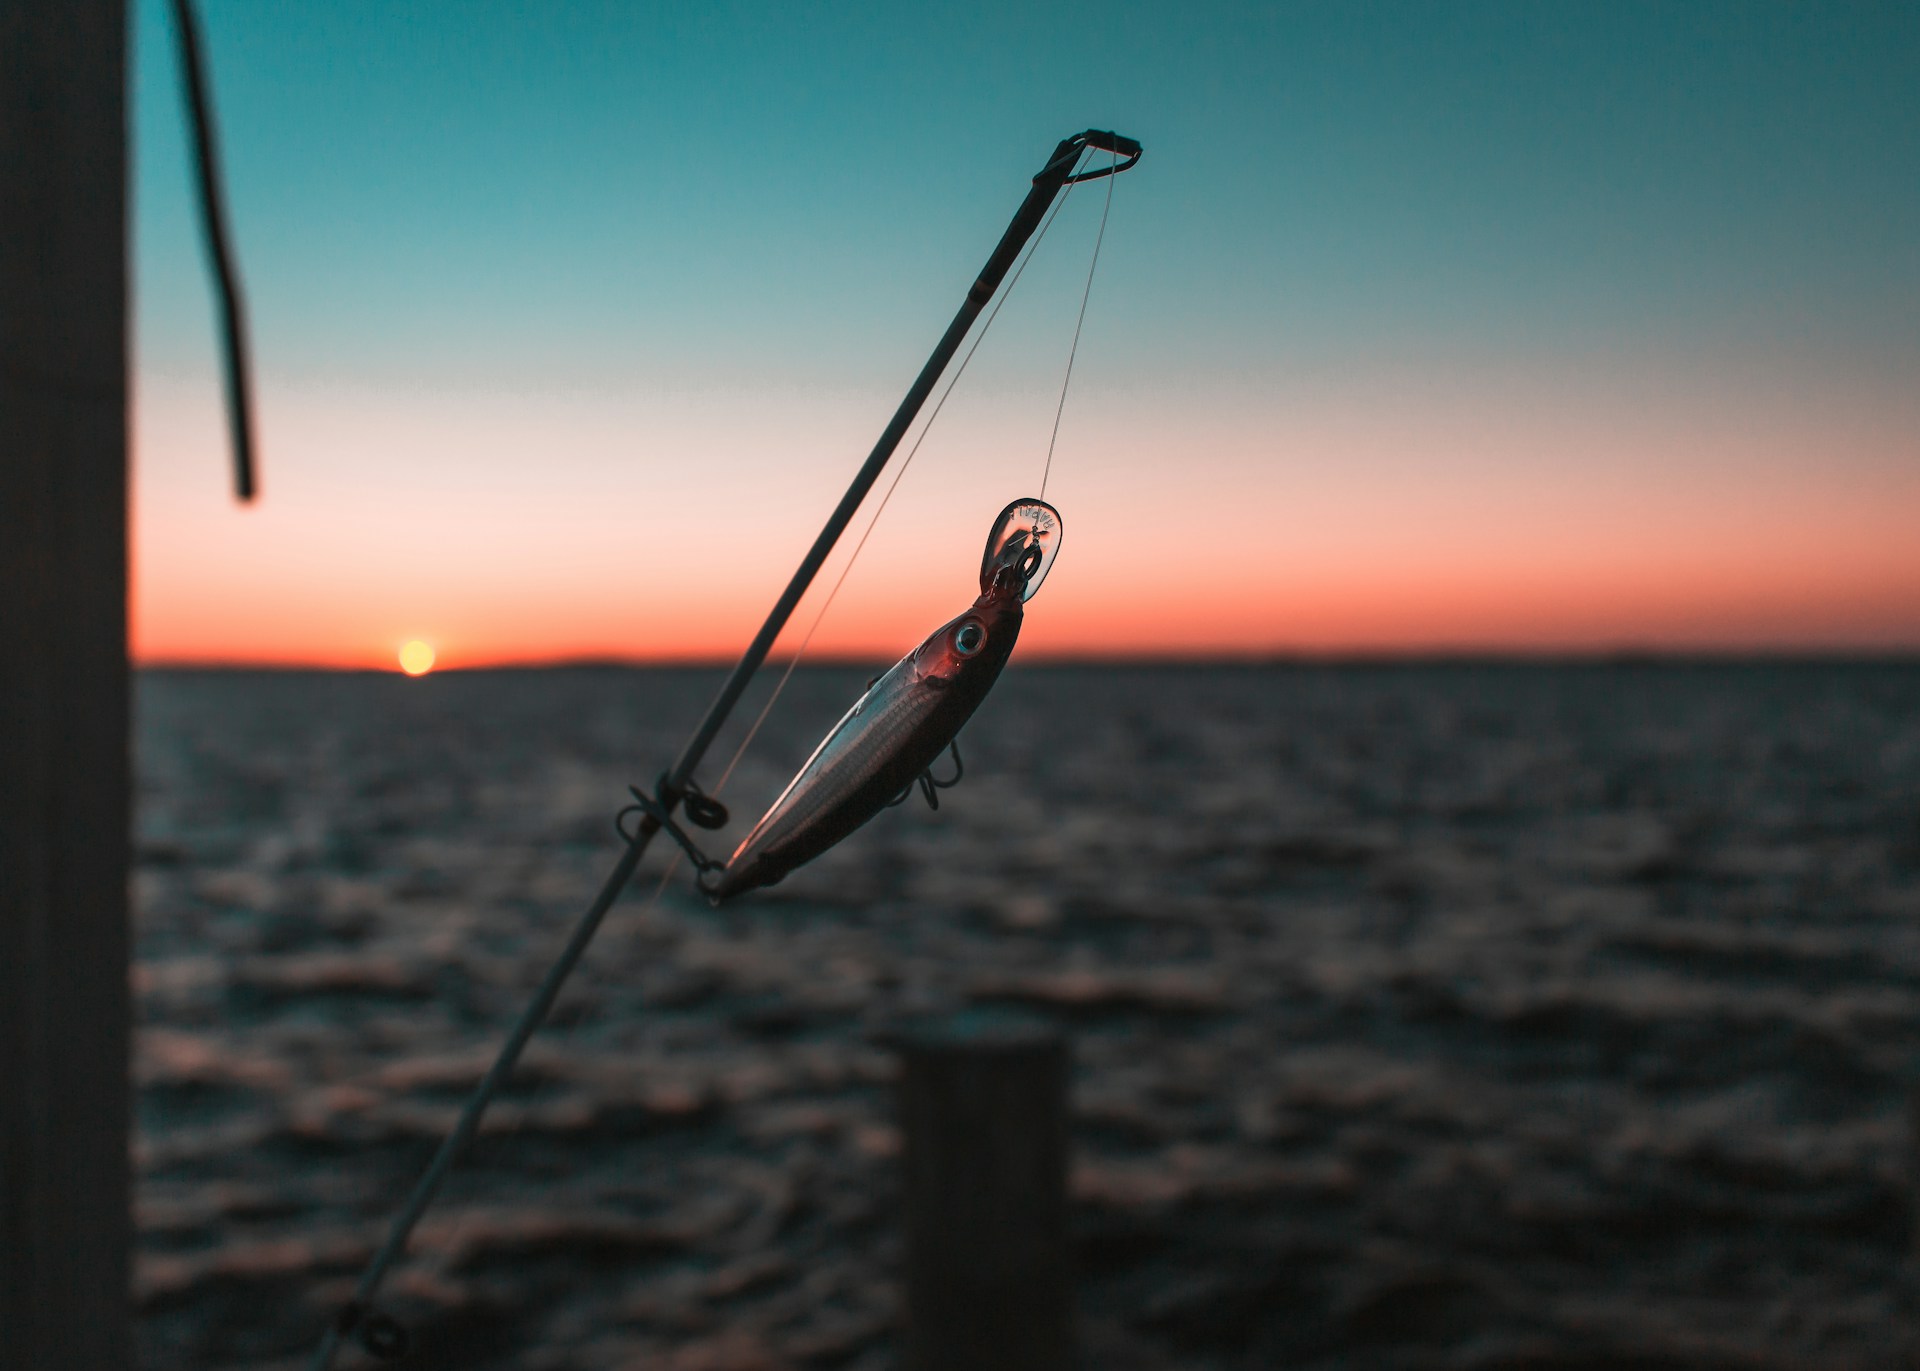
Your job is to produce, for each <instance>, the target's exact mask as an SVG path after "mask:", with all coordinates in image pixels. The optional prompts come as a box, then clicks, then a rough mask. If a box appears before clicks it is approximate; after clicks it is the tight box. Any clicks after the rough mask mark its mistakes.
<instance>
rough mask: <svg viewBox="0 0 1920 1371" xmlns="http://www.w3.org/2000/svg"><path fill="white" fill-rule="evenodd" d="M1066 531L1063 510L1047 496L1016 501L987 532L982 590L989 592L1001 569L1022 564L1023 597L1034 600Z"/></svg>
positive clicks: (981, 563) (981, 570)
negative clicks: (1055, 506) (1047, 500)
mask: <svg viewBox="0 0 1920 1371" xmlns="http://www.w3.org/2000/svg"><path fill="white" fill-rule="evenodd" d="M1023 523H1024V524H1025V525H1026V527H1024V528H1022V527H1020V525H1021V524H1023ZM1065 532H1066V524H1065V521H1064V520H1062V519H1061V517H1060V511H1059V510H1057V509H1055V508H1054V507H1053V506H1052V505H1050V504H1048V503H1047V502H1046V501H1045V500H1042V499H1040V498H1038V497H1036V496H1029V497H1027V498H1025V499H1020V500H1015V501H1013V502H1012V503H1011V504H1009V505H1008V506H1007V507H1006V508H1005V509H1003V510H1001V511H1000V514H999V517H997V518H996V519H995V520H994V521H993V527H992V528H991V529H990V530H989V531H988V533H987V547H986V551H985V552H984V553H982V554H981V557H980V593H981V594H982V595H985V594H987V593H988V592H989V591H990V590H991V589H992V588H993V585H994V583H995V580H996V578H997V577H998V575H999V573H1000V571H1001V570H1002V569H1003V568H1005V567H1007V566H1010V565H1011V566H1016V567H1019V568H1021V579H1022V585H1021V589H1020V598H1021V599H1022V600H1031V599H1032V598H1033V596H1034V592H1035V591H1037V590H1039V589H1040V583H1041V582H1042V581H1044V580H1045V579H1046V578H1047V573H1048V572H1049V571H1051V570H1053V564H1054V562H1055V560H1057V559H1058V557H1059V555H1060V543H1061V540H1062V538H1063V537H1064V536H1065ZM1036 553H1037V554H1038V556H1037V557H1036V556H1035V554H1036ZM1029 563H1030V564H1029Z"/></svg>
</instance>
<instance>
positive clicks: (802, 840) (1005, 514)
mask: <svg viewBox="0 0 1920 1371" xmlns="http://www.w3.org/2000/svg"><path fill="white" fill-rule="evenodd" d="M1060 534H1061V523H1060V512H1059V511H1058V510H1056V509H1055V508H1054V507H1053V506H1052V505H1050V504H1048V503H1046V502H1045V501H1044V500H1016V501H1014V502H1013V503H1012V504H1010V505H1008V506H1007V507H1006V508H1005V509H1003V510H1001V511H1000V517H999V518H998V519H996V520H994V524H993V530H992V532H991V533H989V534H988V535H987V547H986V552H985V554H984V555H983V556H982V558H981V560H980V598H979V599H977V600H975V601H974V602H973V604H972V605H971V606H969V607H968V608H967V609H966V611H965V612H964V613H962V614H960V615H958V616H956V617H955V618H953V619H951V620H949V621H948V622H946V623H944V624H942V625H941V626H940V627H939V628H937V629H935V630H934V631H933V632H932V633H931V634H929V635H928V636H927V639H926V641H925V642H923V643H921V644H920V646H919V647H916V648H915V649H914V650H913V651H912V652H909V653H908V654H907V655H906V656H904V657H902V658H901V659H900V660H899V661H898V662H896V663H895V664H894V666H893V667H892V669H891V670H889V671H887V672H886V673H885V674H884V675H882V676H879V677H877V678H875V679H874V681H873V682H872V683H871V684H870V685H868V687H867V690H866V693H865V694H863V695H862V696H861V697H860V698H859V699H858V700H856V701H854V704H853V708H851V709H849V710H848V711H847V712H846V714H845V715H844V716H842V718H841V720H840V722H839V723H837V724H835V725H834V726H833V729H832V731H830V732H829V733H828V734H827V736H826V737H825V738H824V739H822V740H821V742H820V746H818V747H817V748H815V749H814V750H813V755H812V756H811V757H809V758H808V759H807V762H806V765H804V766H802V767H801V768H800V770H799V772H798V774H796V775H795V776H794V778H793V779H792V780H791V781H789V782H788V783H787V788H786V789H785V790H783V791H781V792H780V797H779V798H778V799H777V800H775V801H774V802H773V806H772V808H770V809H768V810H767V812H766V814H765V815H764V816H763V817H762V818H761V820H760V822H759V823H757V824H755V825H754V826H753V831H752V832H750V833H748V834H747V836H746V838H745V839H744V840H743V841H742V842H741V844H740V846H739V847H738V848H736V849H735V850H734V853H733V856H732V857H730V858H729V859H728V860H727V861H726V862H724V863H721V862H716V861H714V860H713V859H712V858H710V857H708V856H706V855H705V854H704V853H702V852H701V851H700V850H699V848H698V847H696V846H695V845H694V843H693V841H692V839H691V838H689V837H688V836H687V835H686V834H685V833H684V832H682V831H681V830H680V829H679V828H678V826H676V825H675V824H674V823H672V821H671V820H670V819H669V817H668V816H667V814H666V813H665V811H664V809H663V808H662V807H661V806H660V805H659V804H658V803H657V802H656V801H654V800H653V799H652V798H650V797H648V796H647V795H645V794H643V793H642V792H640V791H638V790H636V791H635V792H634V794H635V797H636V799H637V800H638V801H639V808H640V809H641V810H643V811H644V812H646V813H649V814H652V815H653V816H654V817H655V818H657V819H659V820H660V821H661V825H662V827H664V828H666V829H667V831H668V833H669V834H670V835H671V836H672V837H673V838H674V840H675V841H677V842H678V843H679V844H680V846H681V847H682V848H683V849H685V851H686V853H687V855H688V856H689V857H691V858H692V859H693V863H694V866H695V867H696V868H697V869H698V870H699V871H700V873H701V878H700V889H701V891H702V892H703V893H704V894H705V895H706V896H707V898H708V899H709V900H710V901H712V902H713V903H715V904H718V903H719V902H720V901H722V900H726V899H730V898H732V897H733V896H735V895H738V894H741V893H742V892H744V891H748V890H753V889H755V888H756V887H759V886H765V885H772V884H773V883H774V882H776V881H778V880H780V879H782V878H783V877H784V876H786V874H787V873H788V872H790V871H792V870H793V869H794V868H795V867H797V866H800V865H801V864H803V863H805V862H809V861H812V860H813V859H814V858H815V857H818V856H819V855H820V854H821V853H822V852H825V851H826V850H827V849H828V848H830V847H832V846H833V845H834V844H835V843H837V842H839V841H840V840H841V839H842V838H844V837H846V836H847V835H848V834H849V833H852V832H853V831H854V830H855V829H857V828H859V827H860V826H861V825H862V824H864V823H866V822H867V820H869V819H871V818H872V817H873V816H874V815H876V814H878V813H879V812H880V811H881V810H883V809H885V808H887V807H889V806H890V805H894V804H898V803H899V802H900V801H902V800H904V799H906V798H907V796H908V795H910V794H911V793H912V791H913V787H914V785H915V784H916V783H918V784H919V785H920V786H921V788H922V790H923V792H924V793H925V795H926V797H927V802H928V803H929V804H931V805H932V806H933V807H934V808H936V809H937V808H939V801H938V799H937V798H936V797H935V792H936V791H938V790H944V789H946V788H948V787H949V786H952V785H954V784H956V783H957V782H958V781H959V779H960V768H959V763H960V750H959V746H958V743H957V742H956V739H957V738H958V736H959V733H960V730H961V728H962V727H963V726H965V724H966V722H967V720H968V719H970V718H972V717H973V712H974V710H976V709H978V708H979V707H980V702H981V701H982V700H984V699H986V697H987V692H988V691H990V690H992V689H993V683H994V682H995V681H997V680H999V679H1000V672H1001V670H1002V669H1003V668H1004V667H1005V666H1006V664H1007V659H1008V658H1009V657H1011V656H1012V655H1013V645H1014V643H1015V642H1017V641H1018V640H1019V637H1020V624H1021V621H1022V619H1023V617H1024V614H1025V608H1026V602H1027V601H1028V600H1029V599H1031V598H1032V597H1033V593H1034V592H1035V591H1036V590H1038V589H1039V588H1040V582H1041V581H1042V580H1043V579H1044V578H1045V577H1046V574H1047V572H1048V570H1049V569H1051V567H1052V565H1053V560H1054V557H1055V556H1056V555H1057V554H1058V553H1059V550H1060ZM947 751H951V752H952V753H953V758H954V764H955V771H954V775H953V776H952V777H950V778H949V779H947V780H944V781H941V780H935V779H934V776H933V765H934V763H935V762H937V761H938V760H939V758H940V754H941V753H943V752H947ZM699 801H705V804H706V805H707V806H710V807H711V806H714V804H715V802H714V801H712V800H710V799H708V798H707V797H704V796H701V797H698V799H697V800H696V799H694V798H693V797H690V798H689V805H688V809H689V812H690V813H691V814H693V815H694V818H695V822H703V818H702V814H703V811H702V809H701V808H700V805H699ZM713 812H714V810H713V809H712V808H707V809H706V810H705V811H704V813H705V814H706V815H708V816H711V815H712V814H713ZM721 815H722V817H721V822H724V811H721Z"/></svg>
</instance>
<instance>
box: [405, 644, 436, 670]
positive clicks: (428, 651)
mask: <svg viewBox="0 0 1920 1371" xmlns="http://www.w3.org/2000/svg"><path fill="white" fill-rule="evenodd" d="M400 669H401V670H402V671H404V672H406V673H407V675H409V676H424V675H426V674H427V673H428V672H429V671H432V670H433V649H432V648H430V647H428V646H427V645H426V644H425V643H423V642H421V641H420V640H419V639H418V638H415V639H414V640H413V641H412V642H410V643H408V644H407V645H406V646H405V647H403V648H401V649H400Z"/></svg>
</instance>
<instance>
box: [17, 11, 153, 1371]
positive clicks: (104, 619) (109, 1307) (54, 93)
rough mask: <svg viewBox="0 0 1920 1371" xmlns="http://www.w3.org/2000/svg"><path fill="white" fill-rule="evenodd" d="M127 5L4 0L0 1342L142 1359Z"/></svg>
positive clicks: (32, 1350) (30, 1367) (115, 1363)
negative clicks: (133, 1047)
mask: <svg viewBox="0 0 1920 1371" xmlns="http://www.w3.org/2000/svg"><path fill="white" fill-rule="evenodd" d="M126 75H127V73H126V13H125V7H124V4H123V0H5V3H4V4H0V1362H4V1363H5V1365H6V1366H7V1367H8V1368H14V1367H18V1368H20V1369H21V1371H54V1369H55V1368H69V1367H87V1368H101V1371H124V1369H125V1368H126V1367H128V1366H129V1365H130V1364H131V1346H130V1326H129V1322H128V1298H127V1285H128V1241H129V1222H128V1167H127V1128H128V1102H127V1022H128V995H127V950H128V930H127V818H128V812H127V804H128V791H127V770H128V762H127V706H128V689H127V649H126V637H127V634H126V577H127V551H126V548H127V537H126V509H127V485H126V482H127V475H126V454H127V432H126V413H127V403H126V402H127V379H126V372H127V345H126V338H127V330H126V325H127V304H126V289H127V268H126V261H127V218H126V205H127V202H126V184H127V162H126V142H127V139H126V105H125V90H126Z"/></svg>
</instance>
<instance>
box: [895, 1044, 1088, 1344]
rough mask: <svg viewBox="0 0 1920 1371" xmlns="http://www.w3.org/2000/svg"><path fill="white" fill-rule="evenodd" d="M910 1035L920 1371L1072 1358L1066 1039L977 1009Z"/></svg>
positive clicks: (908, 1098) (910, 1246) (910, 1212)
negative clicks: (1063, 1039)
mask: <svg viewBox="0 0 1920 1371" xmlns="http://www.w3.org/2000/svg"><path fill="white" fill-rule="evenodd" d="M900 1046H901V1056H902V1070H901V1079H900V1122H901V1131H902V1133H903V1135H904V1136H903V1143H904V1148H903V1152H904V1158H905V1173H906V1174H905V1181H904V1185H903V1187H902V1189H903V1191H904V1193H905V1198H906V1229H907V1260H906V1276H907V1288H906V1299H905V1306H906V1356H905V1358H904V1364H905V1366H906V1368H907V1371H963V1369H964V1371H977V1368H981V1367H994V1368H996V1371H1062V1368H1068V1367H1072V1366H1073V1365H1075V1349H1074V1298H1073V1252H1072V1242H1071V1237H1070V1235H1069V1231H1068V1222H1067V1146H1068V1144H1067V1047H1066V1043H1065V1042H1064V1041H1062V1039H1061V1038H1060V1036H1059V1035H1058V1034H1057V1033H1054V1032H1052V1031H1051V1030H1048V1029H1046V1028H1045V1027H1043V1026H1040V1025H1038V1024H1034V1023H1031V1022H1028V1021H1024V1020H1020V1019H1013V1018H1007V1017H1003V1016H998V1015H987V1014H982V1013H980V1012H978V1011H976V1012H974V1013H969V1014H960V1015H956V1016H954V1017H953V1018H951V1019H946V1020H942V1021H940V1022H939V1023H937V1024H935V1025H932V1026H928V1027H924V1028H921V1029H918V1030H916V1031H914V1032H911V1033H908V1034H905V1035H903V1037H902V1038H901V1040H900Z"/></svg>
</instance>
